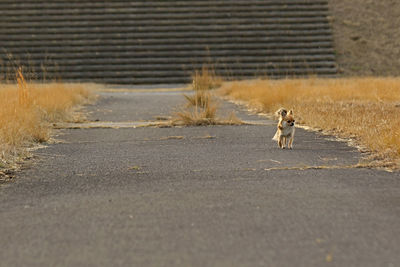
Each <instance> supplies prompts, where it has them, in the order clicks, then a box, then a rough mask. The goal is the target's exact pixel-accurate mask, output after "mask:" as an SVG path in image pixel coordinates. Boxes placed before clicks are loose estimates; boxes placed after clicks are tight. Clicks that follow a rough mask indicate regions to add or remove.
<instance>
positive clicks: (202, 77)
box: [192, 66, 223, 91]
mask: <svg viewBox="0 0 400 267" xmlns="http://www.w3.org/2000/svg"><path fill="white" fill-rule="evenodd" d="M192 79H193V83H192V86H193V90H194V91H204V90H211V89H216V88H218V87H220V86H221V84H222V82H223V80H222V78H221V77H219V76H217V75H216V74H215V71H214V70H213V69H209V68H207V66H203V67H202V69H201V71H197V70H196V71H195V73H194V75H193V76H192Z"/></svg>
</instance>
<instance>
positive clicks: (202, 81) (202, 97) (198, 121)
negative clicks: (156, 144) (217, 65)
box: [172, 67, 242, 126]
mask: <svg viewBox="0 0 400 267" xmlns="http://www.w3.org/2000/svg"><path fill="white" fill-rule="evenodd" d="M221 84H222V79H221V78H220V77H218V76H217V75H215V73H214V72H213V71H212V70H209V69H207V68H206V67H203V68H202V70H201V71H200V72H198V71H196V72H195V74H194V75H193V82H192V88H193V91H194V93H193V94H192V95H187V94H184V95H183V96H184V97H185V99H186V105H185V106H184V107H183V108H181V109H180V110H179V111H177V112H175V114H174V119H173V121H172V124H173V125H185V126H201V125H216V124H224V125H237V124H242V121H241V120H240V119H238V118H237V117H236V115H235V113H234V112H232V113H231V114H230V115H229V117H228V118H227V119H219V118H217V110H218V103H217V101H216V99H215V96H213V93H212V91H211V90H212V89H215V88H218V87H219V86H221Z"/></svg>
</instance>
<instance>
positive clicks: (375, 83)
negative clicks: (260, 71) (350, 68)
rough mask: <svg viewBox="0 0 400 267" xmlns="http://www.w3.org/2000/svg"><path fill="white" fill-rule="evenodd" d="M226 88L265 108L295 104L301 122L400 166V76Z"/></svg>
mask: <svg viewBox="0 0 400 267" xmlns="http://www.w3.org/2000/svg"><path fill="white" fill-rule="evenodd" d="M220 92H221V93H222V94H223V95H227V96H229V97H231V98H233V99H236V100H243V101H246V102H247V103H248V104H249V105H250V106H251V107H252V108H256V109H257V110H258V111H262V112H267V113H273V112H274V111H276V110H277V109H278V108H280V107H285V108H288V109H293V110H294V112H295V116H296V119H297V120H298V121H299V122H300V123H302V124H304V125H307V126H310V127H313V128H317V129H322V130H324V131H325V132H327V133H329V134H335V135H337V136H339V137H345V138H349V137H350V138H353V139H355V140H356V141H357V143H358V144H359V145H362V146H364V147H366V148H367V149H368V150H369V151H371V152H373V157H371V160H372V159H373V160H377V161H379V162H380V164H381V165H384V166H388V165H390V166H397V167H400V78H342V79H316V78H309V79H292V80H289V79H288V80H276V81H271V80H254V81H241V82H231V83H225V84H223V85H222V87H221V89H220ZM378 165H379V164H378Z"/></svg>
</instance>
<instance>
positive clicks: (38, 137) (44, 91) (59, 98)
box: [0, 71, 94, 166]
mask: <svg viewBox="0 0 400 267" xmlns="http://www.w3.org/2000/svg"><path fill="white" fill-rule="evenodd" d="M93 98H94V96H93V94H92V93H91V91H90V90H88V89H87V88H85V86H84V85H79V84H62V83H49V84H32V83H27V82H26V81H25V79H24V77H23V75H22V73H21V71H18V72H17V84H15V85H5V84H0V161H1V162H2V164H1V165H2V166H6V165H8V164H12V163H13V162H12V161H13V159H14V158H16V157H17V155H18V154H20V153H22V152H23V148H24V147H27V146H29V145H31V144H32V143H37V142H39V143H40V142H46V141H48V140H49V138H50V135H51V129H52V127H51V125H52V123H54V122H59V121H71V120H75V119H77V118H76V117H75V115H74V113H73V111H74V107H76V106H77V105H80V104H84V103H87V102H88V101H90V100H92V99H93Z"/></svg>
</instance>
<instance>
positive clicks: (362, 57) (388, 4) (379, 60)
mask: <svg viewBox="0 0 400 267" xmlns="http://www.w3.org/2000/svg"><path fill="white" fill-rule="evenodd" d="M329 7H330V11H331V17H330V20H331V22H332V26H333V32H334V39H335V48H336V56H337V57H336V60H337V63H338V66H339V71H340V73H342V74H343V75H345V76H368V75H372V76H400V1H399V0H379V1H377V0H329Z"/></svg>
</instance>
